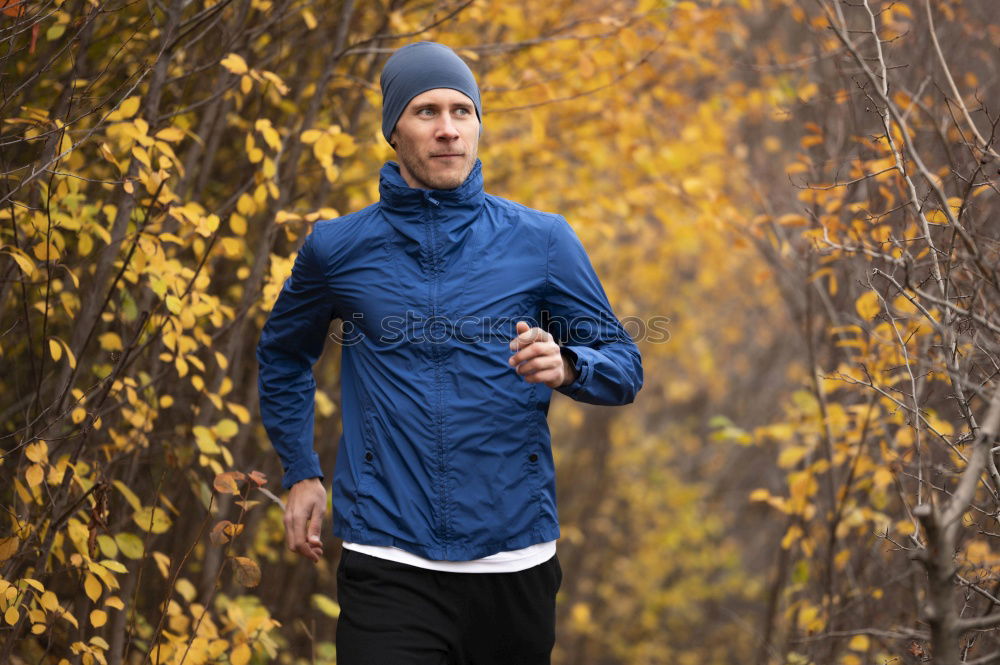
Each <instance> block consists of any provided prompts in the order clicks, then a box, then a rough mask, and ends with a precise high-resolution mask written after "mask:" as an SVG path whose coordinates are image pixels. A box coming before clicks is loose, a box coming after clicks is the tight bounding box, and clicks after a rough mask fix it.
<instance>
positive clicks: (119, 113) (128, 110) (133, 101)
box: [108, 97, 140, 121]
mask: <svg viewBox="0 0 1000 665" xmlns="http://www.w3.org/2000/svg"><path fill="white" fill-rule="evenodd" d="M139 101H140V98H139V97H129V98H127V99H126V100H125V101H123V102H122V103H121V104H119V105H118V108H117V109H115V110H114V111H113V112H112V113H111V114H110V115H109V116H108V120H111V121H119V120H128V119H129V118H131V117H132V116H134V115H135V114H136V112H137V111H138V110H139Z"/></svg>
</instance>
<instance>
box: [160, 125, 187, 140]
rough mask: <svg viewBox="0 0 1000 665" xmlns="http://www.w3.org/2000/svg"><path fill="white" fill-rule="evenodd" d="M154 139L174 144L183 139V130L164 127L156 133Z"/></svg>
mask: <svg viewBox="0 0 1000 665" xmlns="http://www.w3.org/2000/svg"><path fill="white" fill-rule="evenodd" d="M156 138H158V139H160V140H161V141H170V142H171V143H176V142H178V141H180V140H181V139H183V138H184V130H183V129H181V128H180V127H164V128H163V129H161V130H160V131H158V132H156Z"/></svg>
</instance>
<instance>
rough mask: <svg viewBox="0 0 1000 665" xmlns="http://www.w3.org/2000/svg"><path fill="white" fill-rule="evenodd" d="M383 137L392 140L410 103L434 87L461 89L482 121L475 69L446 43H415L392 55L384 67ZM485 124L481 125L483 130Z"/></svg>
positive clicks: (382, 81)
mask: <svg viewBox="0 0 1000 665" xmlns="http://www.w3.org/2000/svg"><path fill="white" fill-rule="evenodd" d="M380 82H381V84H382V135H383V136H384V137H385V140H386V141H389V140H390V138H389V137H390V136H392V130H394V129H395V128H396V122H397V121H398V120H399V116H401V115H402V114H403V110H404V109H405V108H406V105H407V104H409V103H410V100H411V99H413V98H414V97H416V96H417V95H419V94H420V93H422V92H427V91H428V90H433V89H435V88H451V89H452V90H458V91H459V92H461V93H462V94H464V95H465V96H466V97H468V98H469V99H471V100H472V103H473V104H474V105H475V107H476V116H478V118H479V122H480V123H482V121H483V108H482V102H481V101H480V99H479V86H478V85H477V84H476V78H475V77H474V76H473V75H472V70H470V69H469V66H468V65H466V64H465V61H464V60H462V59H461V58H460V57H458V55H457V54H456V53H455V52H454V51H452V50H451V49H450V48H448V47H447V46H445V45H444V44H438V43H437V42H414V43H412V44H407V45H406V46H404V47H402V48H400V49H399V50H398V51H396V52H395V53H393V54H392V56H390V58H389V59H388V60H387V61H386V63H385V67H383V68H382V77H381V79H380ZM481 130H482V125H481V124H480V131H481Z"/></svg>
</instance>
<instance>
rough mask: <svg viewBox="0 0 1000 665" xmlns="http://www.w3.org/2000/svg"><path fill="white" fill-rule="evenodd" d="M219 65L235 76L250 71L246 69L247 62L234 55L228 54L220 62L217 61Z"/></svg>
mask: <svg viewBox="0 0 1000 665" xmlns="http://www.w3.org/2000/svg"><path fill="white" fill-rule="evenodd" d="M219 64H220V65H222V66H223V67H225V68H226V69H228V70H229V71H230V72H232V73H233V74H236V75H237V76H239V75H242V74H246V73H247V72H248V71H250V68H249V67H247V61H246V60H244V59H243V57H242V56H240V55H238V54H236V53H230V54H229V55H227V56H226V57H225V58H223V59H222V60H221V61H219Z"/></svg>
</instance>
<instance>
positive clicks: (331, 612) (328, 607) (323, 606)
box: [310, 593, 340, 619]
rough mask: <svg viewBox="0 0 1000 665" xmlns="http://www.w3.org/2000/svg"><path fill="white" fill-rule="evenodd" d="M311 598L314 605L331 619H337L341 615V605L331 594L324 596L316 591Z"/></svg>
mask: <svg viewBox="0 0 1000 665" xmlns="http://www.w3.org/2000/svg"><path fill="white" fill-rule="evenodd" d="M310 599H311V600H312V604H313V607H315V608H316V609H318V610H319V611H320V612H322V613H323V614H325V615H327V616H328V617H330V618H331V619H336V618H337V617H339V616H340V605H338V604H337V602H336V601H335V600H333V599H332V598H330V597H329V596H324V595H323V594H321V593H314V594H313V595H312V596H311V597H310Z"/></svg>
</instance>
